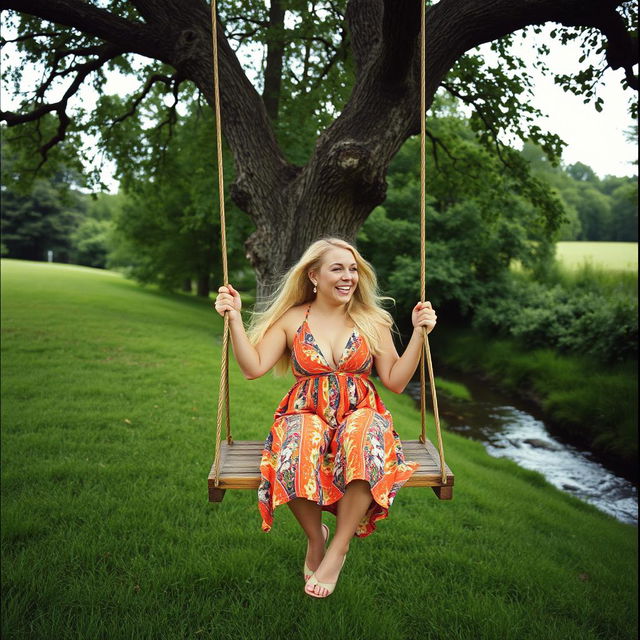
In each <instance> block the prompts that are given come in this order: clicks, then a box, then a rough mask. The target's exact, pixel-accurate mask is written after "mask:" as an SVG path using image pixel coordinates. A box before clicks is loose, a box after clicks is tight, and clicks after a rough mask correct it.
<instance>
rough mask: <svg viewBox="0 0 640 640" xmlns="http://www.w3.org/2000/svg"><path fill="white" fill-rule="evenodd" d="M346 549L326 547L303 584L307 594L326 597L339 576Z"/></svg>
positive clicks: (331, 591) (333, 587)
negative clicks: (316, 566) (317, 563)
mask: <svg viewBox="0 0 640 640" xmlns="http://www.w3.org/2000/svg"><path fill="white" fill-rule="evenodd" d="M347 551H349V549H348V548H347V549H346V550H345V549H336V548H333V547H329V549H327V552H326V553H325V555H324V558H323V560H322V562H321V563H320V566H319V567H318V569H317V570H316V571H315V572H314V573H313V575H312V576H311V578H309V580H308V581H307V583H306V585H305V588H304V590H305V592H306V593H307V594H308V595H310V596H315V597H316V598H326V597H327V596H328V595H330V594H331V593H333V590H334V589H335V586H336V583H337V582H338V577H339V576H340V570H341V569H342V565H344V561H345V560H346V557H347Z"/></svg>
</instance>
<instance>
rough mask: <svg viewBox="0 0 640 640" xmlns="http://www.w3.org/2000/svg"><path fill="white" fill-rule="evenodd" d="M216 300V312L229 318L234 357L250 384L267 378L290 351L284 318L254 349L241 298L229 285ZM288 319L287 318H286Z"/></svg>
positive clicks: (221, 288) (219, 290) (270, 329)
mask: <svg viewBox="0 0 640 640" xmlns="http://www.w3.org/2000/svg"><path fill="white" fill-rule="evenodd" d="M218 292H219V293H218V296H217V298H216V303H215V308H216V311H217V312H218V313H219V314H220V315H221V316H224V314H225V312H226V313H228V314H229V333H230V334H231V346H232V348H233V355H234V356H235V359H236V361H237V363H238V365H239V366H240V369H241V370H242V373H243V374H244V377H245V378H247V379H248V380H254V379H255V378H259V377H260V376H263V375H264V374H265V373H267V371H269V370H270V369H271V368H272V367H273V365H274V364H275V363H276V362H277V361H278V360H279V359H280V357H281V356H282V354H283V353H284V352H285V350H286V348H287V334H286V332H285V330H284V323H283V318H284V316H283V318H280V319H279V320H278V321H277V322H276V323H275V324H274V325H273V326H272V327H270V328H269V330H268V331H267V332H266V333H265V334H264V336H263V338H262V340H260V342H259V343H258V344H257V345H255V346H254V345H252V344H251V343H250V342H249V338H248V336H247V333H246V331H245V329H244V323H243V322H242V316H241V315H240V309H241V308H242V303H241V301H240V294H239V293H238V292H237V291H236V290H235V289H234V288H233V286H231V285H229V287H220V288H219V289H218ZM285 315H286V314H285Z"/></svg>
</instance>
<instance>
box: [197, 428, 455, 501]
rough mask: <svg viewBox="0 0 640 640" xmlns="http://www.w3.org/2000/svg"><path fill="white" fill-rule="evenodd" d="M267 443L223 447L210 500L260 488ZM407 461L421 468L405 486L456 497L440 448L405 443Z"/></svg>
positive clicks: (441, 496)
mask: <svg viewBox="0 0 640 640" xmlns="http://www.w3.org/2000/svg"><path fill="white" fill-rule="evenodd" d="M263 449H264V442H263V441H258V440H240V441H235V442H234V443H233V444H231V445H229V444H228V443H227V442H226V441H223V442H222V443H221V448H220V456H221V457H220V478H219V484H218V486H217V487H216V486H215V476H214V468H213V464H212V465H211V471H210V473H209V478H208V485H209V500H210V501H212V502H219V501H220V500H222V498H223V497H224V492H225V490H226V489H257V488H258V486H259V485H260V461H261V458H262V451H263ZM402 449H403V452H404V455H405V458H406V459H407V460H409V461H415V462H417V463H418V464H419V465H420V468H419V469H418V470H417V471H416V472H415V473H413V474H412V476H411V477H410V478H409V480H408V481H407V482H406V483H405V484H404V486H405V487H432V489H433V490H434V492H435V494H436V495H437V496H438V498H439V499H441V500H450V499H451V498H452V497H453V484H454V475H453V473H452V471H451V469H450V468H449V467H448V465H446V464H445V472H446V478H447V483H446V484H445V485H443V484H442V478H441V473H440V456H439V454H438V450H437V449H436V447H435V446H434V445H433V443H431V442H430V441H429V440H427V441H426V442H425V443H422V442H420V441H419V440H405V441H402Z"/></svg>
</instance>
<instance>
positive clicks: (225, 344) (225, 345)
mask: <svg viewBox="0 0 640 640" xmlns="http://www.w3.org/2000/svg"><path fill="white" fill-rule="evenodd" d="M216 14H217V11H216V0H211V38H212V48H213V95H214V102H215V114H216V148H217V152H218V196H219V200H220V247H221V250H222V278H223V282H224V284H225V286H227V285H228V284H229V271H228V266H227V234H226V224H225V211H224V166H223V164H222V126H221V122H222V120H221V117H220V84H219V77H218V20H217V15H216ZM223 416H224V418H225V423H226V427H227V442H228V443H229V444H232V443H233V438H232V437H231V422H230V420H229V315H228V314H227V313H226V312H225V314H224V328H223V331H222V354H221V361H220V386H219V389H218V413H217V417H216V453H215V459H214V461H213V466H214V476H215V486H216V487H217V486H218V484H219V482H220V441H221V438H222V420H223Z"/></svg>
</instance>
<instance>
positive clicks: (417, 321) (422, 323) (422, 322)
mask: <svg viewBox="0 0 640 640" xmlns="http://www.w3.org/2000/svg"><path fill="white" fill-rule="evenodd" d="M436 318H437V316H436V312H435V311H434V310H433V309H432V308H431V303H430V302H429V301H428V300H427V301H426V302H418V304H417V305H416V306H415V307H413V311H412V312H411V322H412V323H413V328H414V330H415V329H420V327H426V328H427V333H431V332H432V331H433V328H434V327H435V326H436Z"/></svg>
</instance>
